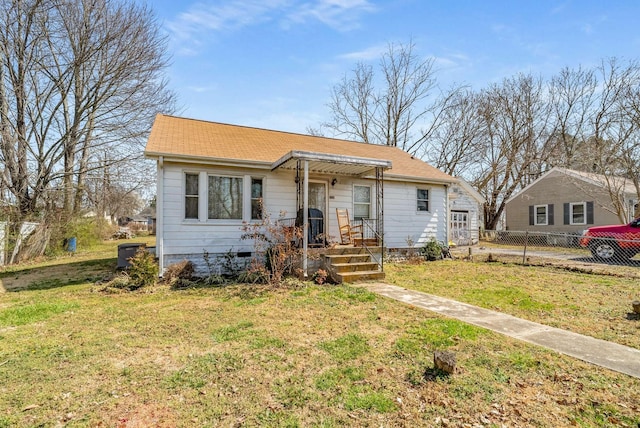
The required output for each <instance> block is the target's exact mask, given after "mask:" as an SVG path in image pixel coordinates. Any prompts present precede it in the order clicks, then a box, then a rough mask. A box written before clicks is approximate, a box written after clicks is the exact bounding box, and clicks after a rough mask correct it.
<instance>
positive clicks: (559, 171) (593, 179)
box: [506, 166, 636, 203]
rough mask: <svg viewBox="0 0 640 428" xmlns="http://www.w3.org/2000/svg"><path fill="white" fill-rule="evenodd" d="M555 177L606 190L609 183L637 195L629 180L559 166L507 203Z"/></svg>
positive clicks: (530, 184) (626, 192)
mask: <svg viewBox="0 0 640 428" xmlns="http://www.w3.org/2000/svg"><path fill="white" fill-rule="evenodd" d="M553 175H565V176H568V177H571V178H573V179H576V180H579V181H583V182H585V183H588V184H591V185H594V186H598V187H602V188H606V187H607V182H609V183H610V184H612V186H613V187H614V188H618V189H621V190H622V191H623V192H624V193H625V194H629V195H635V194H636V190H635V187H634V186H633V183H632V182H631V181H630V180H628V179H626V178H624V177H616V176H611V177H607V176H605V175H602V174H595V173H592V172H584V171H577V170H574V169H568V168H561V167H558V166H554V167H553V168H551V169H550V170H549V171H547V172H545V173H544V174H542V175H541V176H540V177H538V178H537V179H536V180H534V181H532V182H531V183H529V184H528V185H527V186H526V187H525V188H524V189H522V190H521V191H519V192H518V193H516V194H515V195H513V196H512V197H510V198H509V199H508V200H507V201H506V203H509V202H511V201H512V200H514V199H516V198H517V197H518V196H521V195H523V194H525V193H527V191H528V190H529V189H531V188H532V187H533V186H535V185H536V184H538V183H539V182H540V181H542V180H544V179H546V178H547V177H549V176H553ZM607 180H609V181H607Z"/></svg>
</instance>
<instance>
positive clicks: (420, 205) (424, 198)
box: [416, 189, 429, 212]
mask: <svg viewBox="0 0 640 428" xmlns="http://www.w3.org/2000/svg"><path fill="white" fill-rule="evenodd" d="M416 196H417V197H416V201H417V210H418V211H419V212H427V211H429V190H428V189H417V193H416Z"/></svg>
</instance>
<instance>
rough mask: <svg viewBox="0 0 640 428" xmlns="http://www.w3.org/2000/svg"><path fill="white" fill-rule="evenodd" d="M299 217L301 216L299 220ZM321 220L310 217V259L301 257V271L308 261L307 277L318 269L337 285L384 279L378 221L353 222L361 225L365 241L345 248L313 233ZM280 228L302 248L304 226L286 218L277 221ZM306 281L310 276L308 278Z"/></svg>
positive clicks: (354, 242)
mask: <svg viewBox="0 0 640 428" xmlns="http://www.w3.org/2000/svg"><path fill="white" fill-rule="evenodd" d="M298 217H299V216H298ZM319 220H321V219H319V218H314V217H313V216H310V217H309V224H310V227H309V228H308V229H307V230H308V239H307V242H308V249H307V255H306V256H304V255H303V254H301V260H300V265H299V266H300V268H301V269H304V257H306V260H307V265H306V268H307V271H308V274H309V275H308V276H311V275H312V274H313V273H314V272H316V271H317V270H318V269H324V270H326V271H327V273H328V274H329V277H330V278H331V280H332V281H333V282H335V283H338V284H340V283H342V282H358V281H367V280H380V279H384V253H383V249H384V247H383V243H382V240H381V238H380V237H381V235H379V233H378V230H377V229H376V228H375V226H376V225H377V223H378V222H377V221H374V220H373V219H362V220H356V221H354V225H357V226H360V225H362V229H363V231H366V232H363V235H362V238H359V239H354V241H353V242H352V243H347V244H342V243H340V242H339V241H335V239H332V237H330V236H329V235H325V234H324V233H322V232H321V231H320V233H317V232H318V231H317V230H314V228H313V227H312V226H313V225H314V224H317V223H318V222H319ZM278 223H279V225H280V227H282V228H284V229H286V231H285V232H283V233H282V234H281V235H282V236H285V237H286V239H290V240H291V244H292V245H293V246H294V247H298V248H302V247H303V240H302V234H303V226H302V225H301V224H297V219H296V218H285V219H280V220H279V221H278ZM305 277H307V276H305Z"/></svg>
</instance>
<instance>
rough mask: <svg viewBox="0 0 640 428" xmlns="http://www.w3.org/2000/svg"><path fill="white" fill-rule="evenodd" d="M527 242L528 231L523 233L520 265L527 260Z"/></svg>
mask: <svg viewBox="0 0 640 428" xmlns="http://www.w3.org/2000/svg"><path fill="white" fill-rule="evenodd" d="M528 242H529V231H528V230H527V231H526V232H524V251H523V252H522V264H525V262H526V260H527V243H528Z"/></svg>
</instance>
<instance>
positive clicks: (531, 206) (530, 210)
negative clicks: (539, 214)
mask: <svg viewBox="0 0 640 428" xmlns="http://www.w3.org/2000/svg"><path fill="white" fill-rule="evenodd" d="M533 216H534V214H533V205H529V226H533V220H534V218H533Z"/></svg>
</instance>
